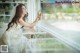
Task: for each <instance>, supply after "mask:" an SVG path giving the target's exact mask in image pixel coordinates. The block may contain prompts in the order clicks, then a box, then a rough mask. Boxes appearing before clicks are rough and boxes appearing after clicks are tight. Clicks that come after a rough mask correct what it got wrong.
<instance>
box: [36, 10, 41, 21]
mask: <svg viewBox="0 0 80 53" xmlns="http://www.w3.org/2000/svg"><path fill="white" fill-rule="evenodd" d="M41 17H42V12H41V10H39V11H38V13H37V19H38V20H40V19H41Z"/></svg>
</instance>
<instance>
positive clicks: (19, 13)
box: [6, 4, 28, 31]
mask: <svg viewBox="0 0 80 53" xmlns="http://www.w3.org/2000/svg"><path fill="white" fill-rule="evenodd" d="M22 6H25V5H24V4H19V5H18V6H17V7H16V12H15V15H14V17H13V19H12V20H11V22H9V24H8V28H7V29H6V31H7V30H8V29H9V28H10V27H12V26H13V25H14V24H16V25H17V22H19V19H20V17H21V16H22V12H23V10H22ZM27 16H28V13H27V14H25V15H24V18H23V20H25V17H27Z"/></svg>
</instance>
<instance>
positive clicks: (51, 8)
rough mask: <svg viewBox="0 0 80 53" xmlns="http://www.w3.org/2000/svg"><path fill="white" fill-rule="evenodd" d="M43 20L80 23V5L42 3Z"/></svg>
mask: <svg viewBox="0 0 80 53" xmlns="http://www.w3.org/2000/svg"><path fill="white" fill-rule="evenodd" d="M41 8H42V11H43V18H44V19H45V20H47V21H50V22H51V21H52V22H53V21H80V9H79V8H80V4H79V3H77V4H76V3H75V4H73V3H66V4H65V3H63V4H62V3H56V2H52V3H50V2H47V3H45V2H42V3H41Z"/></svg>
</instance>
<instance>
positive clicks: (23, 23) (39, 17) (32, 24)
mask: <svg viewBox="0 0 80 53" xmlns="http://www.w3.org/2000/svg"><path fill="white" fill-rule="evenodd" d="M41 16H42V14H41V11H39V12H38V16H37V18H36V19H35V21H34V22H33V23H28V22H25V21H24V20H23V19H22V18H21V19H19V23H20V24H21V25H23V26H26V27H30V28H32V27H34V26H35V25H36V23H37V22H38V21H39V20H40V19H41Z"/></svg>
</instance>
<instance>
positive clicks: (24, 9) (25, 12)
mask: <svg viewBox="0 0 80 53" xmlns="http://www.w3.org/2000/svg"><path fill="white" fill-rule="evenodd" d="M22 11H23V14H27V9H26V7H25V6H22Z"/></svg>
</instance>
